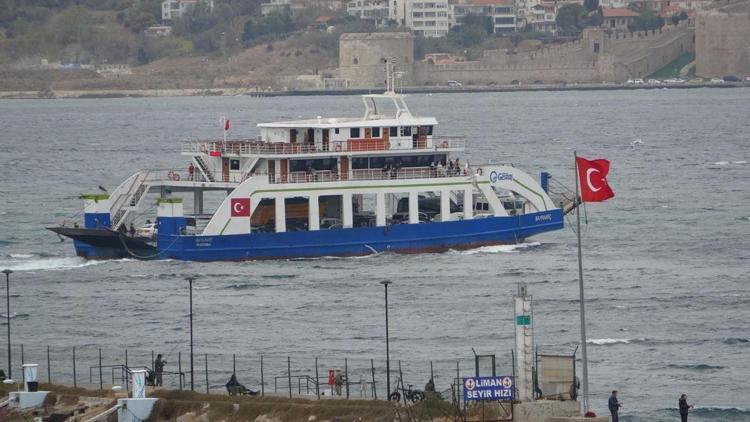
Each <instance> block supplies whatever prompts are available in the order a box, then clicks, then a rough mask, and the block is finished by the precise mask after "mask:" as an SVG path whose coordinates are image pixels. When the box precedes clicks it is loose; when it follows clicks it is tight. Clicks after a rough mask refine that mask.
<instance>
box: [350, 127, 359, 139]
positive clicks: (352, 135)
mask: <svg viewBox="0 0 750 422" xmlns="http://www.w3.org/2000/svg"><path fill="white" fill-rule="evenodd" d="M349 137H350V138H359V128H358V127H353V128H351V129H350V131H349Z"/></svg>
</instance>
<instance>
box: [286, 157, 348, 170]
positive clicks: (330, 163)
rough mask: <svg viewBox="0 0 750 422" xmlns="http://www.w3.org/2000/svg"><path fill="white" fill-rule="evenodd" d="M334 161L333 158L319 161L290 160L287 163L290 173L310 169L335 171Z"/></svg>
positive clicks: (335, 163)
mask: <svg viewBox="0 0 750 422" xmlns="http://www.w3.org/2000/svg"><path fill="white" fill-rule="evenodd" d="M336 165H337V162H336V159H335V158H323V159H319V160H291V161H290V163H289V167H290V171H292V172H295V171H307V170H308V169H310V168H312V169H313V170H318V171H320V170H329V171H334V170H336Z"/></svg>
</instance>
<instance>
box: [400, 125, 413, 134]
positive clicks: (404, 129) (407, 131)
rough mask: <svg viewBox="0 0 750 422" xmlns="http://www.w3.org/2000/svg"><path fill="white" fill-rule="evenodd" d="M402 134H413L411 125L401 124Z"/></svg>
mask: <svg viewBox="0 0 750 422" xmlns="http://www.w3.org/2000/svg"><path fill="white" fill-rule="evenodd" d="M401 136H411V126H401Z"/></svg>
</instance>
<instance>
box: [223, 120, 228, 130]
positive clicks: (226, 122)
mask: <svg viewBox="0 0 750 422" xmlns="http://www.w3.org/2000/svg"><path fill="white" fill-rule="evenodd" d="M228 130H229V119H224V131H225V132H226V131H228Z"/></svg>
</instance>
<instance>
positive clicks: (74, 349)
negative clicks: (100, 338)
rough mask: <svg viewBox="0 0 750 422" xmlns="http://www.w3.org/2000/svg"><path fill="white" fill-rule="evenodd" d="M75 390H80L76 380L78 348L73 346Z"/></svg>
mask: <svg viewBox="0 0 750 422" xmlns="http://www.w3.org/2000/svg"><path fill="white" fill-rule="evenodd" d="M73 388H78V380H76V347H75V346H73Z"/></svg>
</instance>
